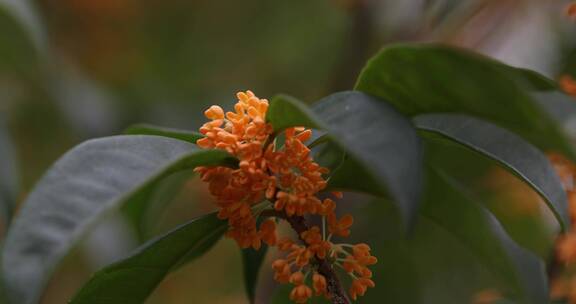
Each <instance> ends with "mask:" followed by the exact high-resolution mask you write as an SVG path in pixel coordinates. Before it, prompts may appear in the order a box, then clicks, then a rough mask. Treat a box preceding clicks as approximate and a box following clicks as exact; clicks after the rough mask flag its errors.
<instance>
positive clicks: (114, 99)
mask: <svg viewBox="0 0 576 304" xmlns="http://www.w3.org/2000/svg"><path fill="white" fill-rule="evenodd" d="M569 2H570V1H560V0H558V1H555V0H380V1H378V0H292V1H280V0H244V1H211V0H165V1H159V0H141V1H136V0H35V1H31V0H0V128H1V129H2V130H0V133H2V132H4V133H6V134H7V138H9V140H10V141H11V143H12V148H11V149H9V150H6V151H4V150H2V151H0V153H13V154H14V155H15V158H16V159H17V162H14V163H13V166H14V167H15V168H14V170H15V172H18V179H19V181H20V184H21V191H20V194H19V201H21V200H22V199H23V198H24V197H25V196H26V193H27V191H28V190H29V189H30V188H31V187H32V186H33V185H34V183H35V181H37V180H38V179H39V178H40V176H41V175H42V173H43V172H44V171H45V170H46V169H47V168H48V167H49V165H50V164H51V163H53V162H54V161H55V160H56V159H57V158H58V157H59V156H60V155H62V154H63V153H64V152H65V151H67V150H68V149H70V148H71V147H73V146H74V145H76V144H78V143H80V142H82V141H84V140H86V139H88V138H93V137H101V136H110V135H116V134H121V133H122V130H123V129H125V128H126V127H127V126H129V125H131V124H133V123H139V122H146V123H153V124H158V125H163V126H168V127H176V128H183V129H189V130H194V129H197V128H198V127H199V126H200V125H201V124H202V122H203V116H202V112H203V110H204V109H205V108H206V107H207V106H209V105H211V104H221V105H224V106H226V105H228V106H230V105H231V104H232V103H233V102H234V101H235V99H234V96H235V92H237V91H239V90H246V89H250V90H253V91H254V92H255V93H256V94H257V95H258V96H260V97H262V98H269V97H272V96H273V95H274V94H277V93H287V94H290V95H293V96H296V97H298V98H300V99H301V100H304V101H306V102H313V101H315V100H318V99H319V98H321V97H322V96H325V95H327V94H329V93H331V92H335V91H339V90H347V89H351V88H352V87H353V85H354V81H355V79H356V76H357V75H358V73H359V71H360V69H361V68H362V66H363V65H364V63H365V62H366V60H367V59H368V58H369V57H370V56H372V55H373V54H375V53H376V52H377V51H378V49H379V48H381V47H383V46H385V45H386V44H390V43H398V42H410V41H426V42H441V43H447V44H452V45H457V46H461V47H466V48H471V49H474V50H476V51H479V52H482V53H484V54H487V55H489V56H492V57H495V58H497V59H500V60H502V61H505V62H507V63H509V64H511V65H515V66H521V67H526V68H530V69H534V70H536V71H539V72H540V73H543V74H545V75H546V76H548V77H550V78H552V79H558V78H559V76H560V75H565V74H568V75H572V76H576V52H575V49H576V39H575V38H576V36H575V35H574V34H575V33H576V20H573V19H571V18H570V17H568V16H567V15H566V12H565V9H566V6H567V5H568V3H569ZM0 135H1V134H0ZM491 174H497V175H499V176H500V175H502V176H503V175H506V173H502V172H495V173H491ZM502 178H505V177H502ZM485 186H486V187H496V186H494V185H488V184H487V185H485ZM518 187H522V185H519V186H517V187H516V188H514V189H516V190H515V191H517V192H514V193H526V192H525V191H527V192H529V190H525V191H518ZM510 195H512V196H513V193H512V194H510ZM354 199H358V200H361V198H355V197H354ZM199 202H202V203H199ZM211 210H213V207H212V205H211V204H210V197H209V196H208V194H207V192H206V190H205V189H204V187H203V186H202V185H200V184H199V183H197V182H195V181H193V180H191V181H190V182H188V183H187V184H186V187H185V188H184V189H183V190H182V191H180V192H179V194H178V195H177V196H176V198H175V199H174V201H173V203H172V204H170V206H169V208H168V209H167V210H165V211H163V212H162V213H159V214H161V215H158V214H157V215H158V216H157V219H155V221H154V227H155V228H154V229H153V231H154V234H156V233H160V232H161V231H165V230H166V229H169V228H171V227H173V226H175V225H176V224H178V223H181V222H184V221H185V220H187V219H190V218H192V217H194V216H196V215H199V214H203V213H206V212H208V211H211ZM367 227H369V226H367ZM358 229H359V230H362V228H358ZM367 235H369V234H364V235H361V237H366V236H367ZM393 244H395V243H393ZM137 245H138V242H137V241H136V240H135V239H134V238H133V236H132V235H131V232H130V229H127V228H126V226H125V224H124V223H123V222H122V220H121V219H120V218H118V217H115V216H110V218H109V219H106V220H105V221H104V223H102V225H101V226H100V227H99V228H98V229H96V231H95V232H94V233H92V234H91V235H90V236H89V237H88V238H87V239H86V241H85V242H84V243H83V244H81V245H80V246H78V249H77V250H76V251H75V252H74V253H73V254H72V255H70V256H69V257H68V258H67V260H66V262H65V263H64V265H63V266H62V267H61V268H60V269H59V270H58V273H57V275H56V276H55V278H54V279H53V280H52V282H51V284H50V288H49V291H48V293H47V294H46V295H45V297H44V300H43V303H46V304H50V303H65V302H66V300H67V299H68V298H70V297H71V295H73V294H74V292H75V291H76V290H77V288H79V287H80V286H82V284H83V282H85V281H86V280H87V278H88V277H89V276H90V274H91V273H92V272H94V271H95V270H97V269H98V268H100V267H102V266H103V265H106V264H108V263H110V262H111V261H113V260H115V259H117V258H118V257H121V256H122V255H124V254H126V253H128V252H129V251H130V250H131V249H133V248H134V247H135V246H137ZM396 245H398V244H396ZM394 246H395V245H394ZM398 246H403V245H398ZM446 246H449V245H446ZM450 246H451V245H450ZM454 246H456V245H454ZM452 263H458V261H452ZM452 266H454V265H452ZM241 267H242V266H241V260H240V254H239V250H237V248H236V245H235V244H234V243H233V242H232V241H229V240H223V241H221V242H220V243H218V244H217V245H216V247H215V249H214V250H213V251H212V252H211V253H210V254H208V255H206V256H205V257H202V258H201V259H199V260H197V261H195V262H194V263H192V264H190V265H189V266H187V267H185V268H183V269H182V270H179V271H177V272H175V273H173V274H172V275H170V276H169V277H168V279H167V280H166V281H165V282H164V283H163V284H162V285H161V286H160V288H159V289H158V290H157V291H156V292H155V293H154V295H153V296H152V297H151V299H150V300H149V301H148V303H151V304H157V303H158V304H159V303H174V304H179V303H247V300H246V298H245V295H244V290H243V285H242V284H243V283H242V274H241V270H242V269H241ZM445 267H451V266H450V265H445ZM454 267H456V266H454ZM388 270H389V269H384V271H388ZM390 271H393V270H390ZM481 272H482V270H479V273H481ZM267 276H269V275H267ZM263 277H264V278H266V277H265V276H263ZM400 280H401V279H400ZM474 280H481V279H480V276H479V277H478V278H475V279H474ZM264 281H265V280H264ZM388 283H390V284H391V285H387V286H389V287H388V288H387V290H386V291H382V292H387V293H394V292H395V291H397V292H399V289H395V287H394V286H395V285H394V284H395V283H394V282H392V281H391V282H388ZM396 283H397V282H396ZM476 283H478V282H475V283H474V284H476ZM261 284H264V285H266V284H270V283H269V282H261ZM382 284H385V282H383V283H382ZM398 284H399V283H398ZM482 284H483V283H478V284H477V285H478V286H480V285H482ZM475 286H476V285H475ZM484 287H486V286H484ZM472 289H473V288H472V287H470V290H472ZM369 294H370V292H369ZM265 296H266V295H262V296H261V298H262V299H265V298H266V297H265ZM192 299H193V300H192ZM372 299H374V298H372ZM262 301H265V300H262ZM365 301H366V303H376V302H372V301H371V300H368V299H367V300H365ZM392 303H395V302H392ZM398 303H401V302H398Z"/></svg>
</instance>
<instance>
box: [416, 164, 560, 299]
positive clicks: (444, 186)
mask: <svg viewBox="0 0 576 304" xmlns="http://www.w3.org/2000/svg"><path fill="white" fill-rule="evenodd" d="M427 181H428V183H427V186H426V189H427V190H426V194H425V202H424V204H423V207H422V213H423V215H424V216H425V217H427V218H429V219H431V220H432V221H434V222H435V223H437V224H438V225H440V226H441V227H443V228H444V229H446V230H447V231H449V232H450V233H451V234H453V235H454V236H455V237H456V238H458V240H459V241H460V242H462V243H463V244H464V245H465V246H467V247H468V248H469V249H470V250H471V251H472V252H473V253H474V254H475V255H476V256H478V257H479V258H480V259H481V261H482V262H483V263H484V264H485V265H486V267H487V268H488V269H489V270H490V271H492V272H494V273H495V274H496V276H497V277H498V278H499V279H500V280H501V281H502V282H503V284H504V285H505V287H507V288H509V292H512V293H513V294H514V296H515V298H517V299H518V300H520V301H521V303H534V304H536V303H548V294H549V293H548V282H547V274H546V270H545V265H544V262H543V261H542V260H540V259H539V258H538V257H537V256H536V255H534V254H532V253H531V252H529V251H527V250H526V249H523V248H521V247H520V246H518V244H516V243H515V242H514V241H513V240H512V239H510V237H509V236H508V235H507V233H506V232H505V231H504V229H503V228H502V226H501V225H500V223H499V222H498V221H497V220H496V219H495V218H494V216H492V215H491V214H490V213H489V212H488V211H486V210H485V209H484V208H483V207H482V205H481V204H479V203H478V202H476V201H475V200H474V198H473V197H471V196H470V195H469V193H468V192H467V191H466V189H465V188H463V187H462V185H460V184H459V183H457V182H456V181H455V180H453V179H452V178H450V177H449V176H447V175H446V174H443V172H441V171H434V170H431V171H430V174H429V178H428V179H427Z"/></svg>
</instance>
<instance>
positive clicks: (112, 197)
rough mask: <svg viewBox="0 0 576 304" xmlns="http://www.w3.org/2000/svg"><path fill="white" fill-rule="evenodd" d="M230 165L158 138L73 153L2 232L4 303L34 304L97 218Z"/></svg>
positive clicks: (105, 142) (96, 144)
mask: <svg viewBox="0 0 576 304" xmlns="http://www.w3.org/2000/svg"><path fill="white" fill-rule="evenodd" d="M235 164H236V161H235V159H234V158H232V157H231V156H229V155H228V154H227V153H225V152H223V151H218V150H196V148H195V146H194V145H192V144H189V143H186V142H183V141H179V140H174V139H170V138H162V137H158V136H144V135H140V136H115V137H108V138H101V139H95V140H90V141H88V142H85V143H83V144H81V145H79V146H77V147H76V148H74V149H73V150H71V151H70V152H68V153H67V154H65V155H64V156H63V157H62V158H61V159H60V160H58V161H57V162H56V163H55V164H54V165H53V166H52V168H51V169H50V170H49V171H48V172H47V173H46V174H45V176H44V177H43V178H42V179H41V180H40V181H39V182H38V184H37V185H36V187H35V189H34V191H32V192H31V193H30V195H29V197H28V199H27V200H26V201H25V203H24V205H23V207H22V209H21V210H20V212H19V213H18V216H17V217H15V219H14V221H13V225H12V226H11V229H10V230H9V232H8V235H7V238H6V243H5V248H4V254H3V256H2V265H3V266H4V267H3V271H4V277H5V279H6V288H7V292H8V294H9V297H10V298H11V300H12V301H13V302H15V303H22V304H28V303H36V302H37V301H38V299H39V297H40V296H41V295H42V292H43V289H44V286H45V284H46V282H47V280H48V279H49V278H50V276H51V274H52V272H53V271H54V269H55V268H56V266H57V265H58V263H59V262H60V261H61V259H62V258H63V257H64V256H65V255H66V254H67V253H68V251H69V250H70V249H71V248H72V247H73V246H74V244H75V243H76V242H77V241H78V239H79V238H81V237H82V235H83V234H84V233H85V232H86V231H87V230H88V229H89V228H90V227H91V226H92V225H93V224H94V223H95V222H96V221H97V220H98V219H99V218H100V217H101V216H103V215H104V214H106V213H107V212H109V211H110V210H112V209H114V208H117V207H119V206H121V205H124V204H127V205H128V206H130V205H132V204H136V205H138V204H141V203H146V200H147V199H148V197H146V195H145V194H147V193H150V189H151V188H152V187H154V186H155V185H156V184H157V182H159V181H160V180H162V179H163V178H165V177H166V176H168V175H170V174H172V173H176V172H179V171H181V170H187V169H190V168H194V167H196V166H199V165H229V166H233V165H235Z"/></svg>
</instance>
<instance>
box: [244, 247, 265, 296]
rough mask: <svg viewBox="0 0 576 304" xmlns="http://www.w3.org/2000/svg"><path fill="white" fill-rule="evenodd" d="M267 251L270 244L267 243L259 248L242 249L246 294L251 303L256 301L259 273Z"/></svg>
mask: <svg viewBox="0 0 576 304" xmlns="http://www.w3.org/2000/svg"><path fill="white" fill-rule="evenodd" d="M267 251H268V246H266V245H263V246H262V247H261V248H260V249H259V250H254V249H252V248H248V249H242V262H243V263H242V264H243V265H244V288H245V289H246V294H247V295H248V300H249V301H250V303H254V300H255V297H256V286H257V285H258V273H259V272H260V267H261V266H262V262H264V258H265V257H266V252H267Z"/></svg>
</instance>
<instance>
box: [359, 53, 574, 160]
mask: <svg viewBox="0 0 576 304" xmlns="http://www.w3.org/2000/svg"><path fill="white" fill-rule="evenodd" d="M510 70H511V68H510V67H507V66H506V65H504V64H502V63H500V62H497V61H494V60H492V59H489V58H486V57H483V56H481V55H478V54H475V53H471V52H469V51H465V50H461V49H456V48H451V47H446V46H440V45H397V46H392V47H388V48H385V49H384V50H382V51H381V52H380V53H379V54H378V55H376V56H375V57H373V58H372V59H371V60H370V61H369V63H368V64H367V65H366V67H365V68H364V70H363V71H362V73H361V75H360V77H359V78H358V81H357V84H356V89H357V90H359V91H362V92H365V93H368V94H371V95H374V96H377V97H380V98H383V100H385V101H387V102H389V103H390V104H391V105H393V106H394V107H395V108H396V109H397V110H398V111H400V112H401V113H402V114H405V115H408V116H415V115H418V114H425V113H448V112H457V113H461V114H467V115H471V116H474V117H478V118H482V119H486V120H488V121H490V122H492V123H495V124H497V125H499V126H501V127H504V128H506V129H509V130H511V131H513V132H515V133H517V134H519V135H520V136H522V137H523V138H525V139H526V140H528V141H529V142H531V143H532V144H534V145H536V146H538V147H539V148H541V149H544V150H555V151H559V152H562V153H564V154H566V155H567V156H569V157H571V158H572V159H575V160H576V154H575V153H574V150H573V149H572V147H571V145H570V144H569V142H568V141H567V140H566V138H565V137H564V134H563V133H562V132H561V130H560V127H559V126H558V125H557V124H556V123H555V121H554V120H553V119H552V118H551V117H550V116H549V115H548V114H547V113H546V112H545V111H543V110H542V109H541V108H540V106H539V105H538V104H537V103H536V102H535V101H534V100H533V99H532V98H531V97H530V95H529V91H528V90H527V89H526V87H527V85H526V83H528V82H530V83H531V86H533V87H534V82H535V80H534V78H535V77H526V76H525V75H524V74H523V76H518V73H513V72H511V71H510Z"/></svg>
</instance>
